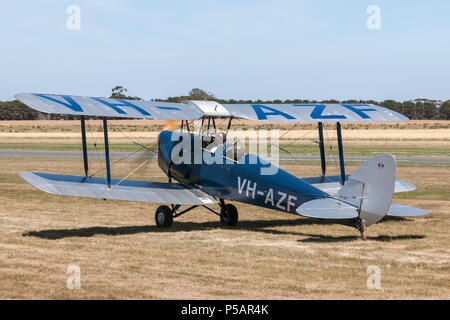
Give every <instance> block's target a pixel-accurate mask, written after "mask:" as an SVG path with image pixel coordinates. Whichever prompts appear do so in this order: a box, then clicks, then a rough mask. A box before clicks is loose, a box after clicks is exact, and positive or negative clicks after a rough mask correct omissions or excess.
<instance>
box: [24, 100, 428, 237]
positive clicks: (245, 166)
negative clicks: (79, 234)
mask: <svg viewBox="0 0 450 320" xmlns="http://www.w3.org/2000/svg"><path fill="white" fill-rule="evenodd" d="M16 98H17V99H18V100H20V101H22V102H23V103H25V104H26V105H28V106H29V107H31V108H33V109H36V110H38V111H41V112H45V113H56V114H69V115H76V116H79V117H80V120H81V138H82V147H83V162H84V173H85V175H84V176H72V175H56V174H49V173H36V172H23V173H21V174H20V176H21V177H22V178H23V179H24V180H25V181H27V182H28V183H30V184H31V185H33V186H35V187H37V188H38V189H40V190H42V191H45V192H48V193H52V194H57V195H66V196H77V197H91V198H100V199H116V200H129V201H142V202H155V203H160V204H162V205H161V206H159V207H158V208H157V209H156V212H155V222H156V226H157V227H159V228H169V227H171V226H172V224H173V219H174V218H177V217H179V216H181V215H183V214H185V213H187V212H189V211H190V210H192V209H194V208H196V207H204V208H206V209H207V210H209V211H211V212H212V213H214V214H216V215H217V216H219V217H220V222H221V224H222V225H224V226H234V225H236V224H237V222H238V211H237V209H236V207H235V206H234V205H233V204H231V203H229V201H238V202H243V203H247V204H251V205H255V206H259V207H264V208H269V209H274V210H278V211H282V212H285V213H290V214H296V215H300V216H304V217H309V218H317V219H332V220H334V221H336V222H337V223H342V224H346V225H350V226H353V227H355V228H356V229H357V230H359V232H360V235H361V237H362V238H363V239H364V240H365V239H366V237H365V235H364V230H365V228H366V227H368V226H370V225H372V224H375V223H377V222H379V221H380V220H381V219H383V218H384V217H385V216H399V217H405V216H408V217H411V216H420V215H425V214H428V212H427V211H425V210H422V209H418V208H414V207H410V206H404V205H399V204H392V199H393V194H394V193H397V192H407V191H413V190H415V189H416V187H415V186H414V185H412V184H411V183H408V182H406V181H403V180H400V179H397V178H396V160H395V158H394V157H393V156H392V155H390V154H381V155H377V156H374V157H372V158H369V159H368V160H367V161H366V162H365V163H363V165H362V166H361V167H359V169H357V170H356V171H355V172H354V173H353V174H351V175H347V174H346V172H345V166H344V152H343V143H342V133H341V123H344V122H372V121H382V122H386V121H407V120H408V118H407V117H405V116H403V115H401V114H399V113H397V112H394V111H392V110H389V109H387V108H384V107H381V106H376V105H371V104H220V103H218V102H214V101H184V102H182V103H169V102H158V101H140V100H137V101H136V100H121V99H107V98H91V97H79V96H68V95H52V94H33V93H21V94H18V95H16ZM91 116H95V117H101V118H102V119H103V133H104V143H105V163H106V170H105V171H106V176H105V177H93V176H90V175H89V167H88V150H87V143H86V125H85V120H86V117H91ZM109 118H139V119H165V120H177V121H181V126H180V129H179V130H176V131H175V130H163V131H162V132H160V134H159V136H158V142H157V144H158V153H157V158H158V165H159V167H160V168H161V169H162V171H163V172H164V173H165V174H166V175H167V177H168V182H150V181H136V180H127V179H121V180H118V179H112V178H111V164H110V154H109V144H108V122H107V121H108V119H109ZM217 119H225V120H226V121H227V122H228V125H227V131H228V130H229V129H230V127H231V125H232V121H233V119H249V120H256V121H264V122H290V123H299V122H300V123H301V122H305V123H306V122H309V123H317V124H318V132H319V140H320V141H318V145H319V153H320V161H321V170H322V171H321V175H320V176H317V177H306V178H299V177H296V176H294V175H292V174H290V173H289V172H287V171H285V170H283V169H281V168H279V167H278V166H275V165H274V164H273V163H271V162H270V161H267V160H266V159H263V158H262V157H259V156H258V155H256V154H247V153H245V151H244V150H242V148H241V149H239V148H238V146H237V145H236V143H233V142H231V143H230V142H229V141H227V140H226V133H227V132H217V130H216V125H215V120H217ZM193 120H198V121H201V122H202V125H201V126H200V129H199V130H198V131H197V132H195V130H194V128H192V124H191V126H190V124H189V121H191V123H192V121H193ZM206 122H207V123H208V129H210V126H211V127H212V128H213V129H214V130H212V131H211V130H206V131H205V130H203V127H204V126H203V123H206ZM329 122H333V123H335V124H336V130H337V140H338V141H337V142H338V150H339V163H340V174H339V175H331V176H330V175H329V176H327V175H326V158H325V150H324V136H323V127H324V123H329ZM182 142H184V143H186V142H189V145H190V146H191V147H190V149H187V150H186V149H185V148H179V145H180V143H182ZM177 148H178V149H177ZM175 150H177V151H176V152H174V151H175ZM199 155H200V156H199ZM206 155H208V156H209V157H211V155H213V156H214V157H215V159H225V160H226V161H213V162H211V161H210V162H208V163H207V162H206V161H205V158H206V157H203V156H206ZM194 158H195V159H194ZM262 168H266V169H268V171H270V172H272V174H261V169H262ZM226 201H227V202H228V203H226ZM213 204H217V205H219V207H220V210H215V209H213V208H212V207H211V205H213ZM182 206H187V208H186V209H184V210H181V207H182Z"/></svg>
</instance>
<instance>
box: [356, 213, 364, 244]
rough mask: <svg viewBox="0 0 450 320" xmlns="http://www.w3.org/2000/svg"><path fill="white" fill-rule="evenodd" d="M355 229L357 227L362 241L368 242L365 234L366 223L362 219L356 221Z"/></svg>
mask: <svg viewBox="0 0 450 320" xmlns="http://www.w3.org/2000/svg"><path fill="white" fill-rule="evenodd" d="M355 227H356V229H358V230H359V234H360V235H361V239H363V240H364V241H366V240H367V237H366V235H365V234H364V229H365V227H364V223H363V222H362V221H361V219H360V218H358V219H356V226H355Z"/></svg>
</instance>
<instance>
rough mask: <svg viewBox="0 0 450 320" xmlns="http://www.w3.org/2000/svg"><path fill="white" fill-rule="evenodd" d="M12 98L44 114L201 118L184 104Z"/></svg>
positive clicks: (61, 97)
mask: <svg viewBox="0 0 450 320" xmlns="http://www.w3.org/2000/svg"><path fill="white" fill-rule="evenodd" d="M14 97H15V98H16V99H18V100H20V101H22V102H23V103H25V104H26V105H27V106H29V107H30V108H33V109H36V110H38V111H41V112H46V113H58V114H72V115H85V116H99V117H117V118H141V119H142V118H145V119H164V120H194V119H198V118H200V117H202V116H203V112H201V110H198V109H197V108H194V107H192V106H190V105H187V104H185V103H171V102H157V101H141V100H121V99H106V98H92V97H78V96H64V95H54V94H37V93H20V94H16V95H15V96H14Z"/></svg>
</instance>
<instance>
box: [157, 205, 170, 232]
mask: <svg viewBox="0 0 450 320" xmlns="http://www.w3.org/2000/svg"><path fill="white" fill-rule="evenodd" d="M155 222H156V226H157V227H158V228H170V227H171V226H172V224H173V215H172V209H170V208H169V207H168V206H160V207H158V209H156V212H155Z"/></svg>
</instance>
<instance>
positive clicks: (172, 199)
mask: <svg viewBox="0 0 450 320" xmlns="http://www.w3.org/2000/svg"><path fill="white" fill-rule="evenodd" d="M20 177H21V178H22V179H24V180H25V181H27V182H28V183H29V184H31V185H33V186H35V187H36V188H38V189H40V190H42V191H45V192H48V193H52V194H58V195H66V196H75V197H88V198H100V199H114V200H129V201H137V202H157V203H168V204H179V205H205V204H212V203H217V200H216V199H214V198H213V197H211V196H210V195H208V194H206V193H205V192H203V191H201V190H198V189H192V188H186V187H184V186H182V185H180V184H176V183H163V182H147V181H134V180H123V181H120V180H117V179H113V180H111V188H109V187H108V186H107V185H106V181H105V179H104V178H98V177H95V178H85V177H80V176H68V175H58V174H48V173H35V172H22V173H21V174H20Z"/></svg>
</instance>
